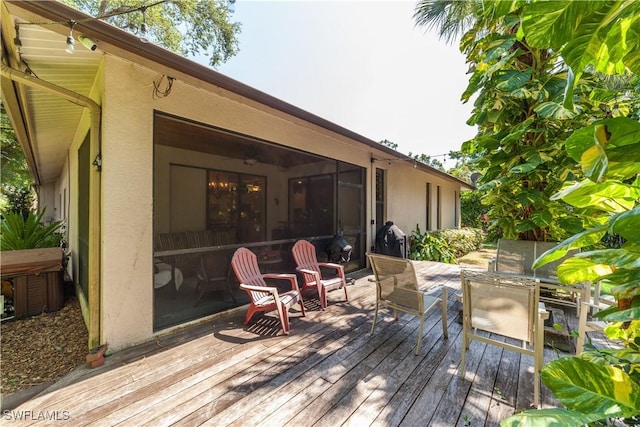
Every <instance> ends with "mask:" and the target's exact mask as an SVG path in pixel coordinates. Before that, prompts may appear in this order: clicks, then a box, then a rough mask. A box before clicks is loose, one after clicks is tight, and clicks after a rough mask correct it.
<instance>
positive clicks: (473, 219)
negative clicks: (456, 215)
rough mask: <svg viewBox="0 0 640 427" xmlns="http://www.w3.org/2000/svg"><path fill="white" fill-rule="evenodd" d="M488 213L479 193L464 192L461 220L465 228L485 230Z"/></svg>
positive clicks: (461, 197) (461, 203)
mask: <svg viewBox="0 0 640 427" xmlns="http://www.w3.org/2000/svg"><path fill="white" fill-rule="evenodd" d="M487 211H488V208H487V207H486V206H484V205H483V204H482V193H480V192H479V191H464V192H462V193H461V194H460V212H461V216H460V220H461V223H462V226H463V227H475V228H484V227H485V223H486V220H485V218H487V217H486V214H487Z"/></svg>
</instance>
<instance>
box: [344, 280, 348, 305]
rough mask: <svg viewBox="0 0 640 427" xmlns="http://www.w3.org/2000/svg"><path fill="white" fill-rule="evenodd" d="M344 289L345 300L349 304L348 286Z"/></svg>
mask: <svg viewBox="0 0 640 427" xmlns="http://www.w3.org/2000/svg"><path fill="white" fill-rule="evenodd" d="M343 289H344V300H345V301H347V302H348V301H349V296H348V295H347V285H346V284H345V285H344V286H343Z"/></svg>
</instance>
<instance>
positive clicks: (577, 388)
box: [541, 357, 640, 417]
mask: <svg viewBox="0 0 640 427" xmlns="http://www.w3.org/2000/svg"><path fill="white" fill-rule="evenodd" d="M541 377H542V381H544V383H545V384H546V385H547V387H549V389H550V390H551V391H553V393H554V395H555V396H556V398H557V399H558V400H559V401H560V402H561V403H562V404H563V405H565V406H566V407H567V409H569V410H572V411H579V412H582V413H584V414H604V415H606V416H608V417H630V416H634V415H637V414H638V413H640V385H639V384H637V383H635V382H634V381H633V380H632V379H631V378H630V377H629V375H628V374H627V373H626V372H624V371H623V370H622V369H618V368H615V367H612V366H603V365H596V364H593V363H590V362H587V361H585V360H582V359H580V358H577V357H565V358H560V359H556V360H554V361H552V362H550V363H549V364H547V365H546V366H545V367H544V368H543V369H542V372H541Z"/></svg>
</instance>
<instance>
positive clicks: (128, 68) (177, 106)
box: [101, 56, 370, 348]
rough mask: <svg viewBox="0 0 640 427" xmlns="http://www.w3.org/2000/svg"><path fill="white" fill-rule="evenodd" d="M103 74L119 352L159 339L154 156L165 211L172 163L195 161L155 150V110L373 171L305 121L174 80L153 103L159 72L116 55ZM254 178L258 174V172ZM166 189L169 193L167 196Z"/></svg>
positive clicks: (106, 252) (108, 257)
mask: <svg viewBox="0 0 640 427" xmlns="http://www.w3.org/2000/svg"><path fill="white" fill-rule="evenodd" d="M105 70H106V71H105V77H104V78H105V91H104V102H103V135H102V158H103V168H102V175H101V176H102V215H103V216H102V227H103V229H102V233H103V250H102V302H103V305H102V323H101V324H102V327H103V340H105V341H108V342H109V344H110V346H112V347H114V348H120V347H124V346H128V345H130V344H133V343H136V342H140V341H143V340H145V339H148V338H150V337H151V336H152V335H153V325H152V323H153V292H152V290H153V287H152V283H153V265H152V253H153V231H154V230H153V223H154V217H153V204H154V200H153V194H154V191H153V186H154V163H153V162H154V149H155V150H157V151H158V153H157V154H158V156H157V158H156V165H155V166H156V167H158V169H157V170H156V176H155V185H159V186H160V190H161V191H157V193H158V194H160V195H161V196H160V197H159V199H156V200H155V203H159V204H165V206H167V205H166V204H167V203H169V198H168V197H169V196H168V194H169V192H170V191H169V179H168V170H169V162H168V159H171V162H175V163H182V160H184V161H185V162H191V164H193V162H194V161H193V160H188V159H186V156H185V158H184V159H181V158H180V157H179V155H178V157H177V158H176V157H175V156H174V155H175V154H176V153H178V152H179V151H181V150H177V149H171V148H168V147H155V148H154V145H153V117H154V111H162V112H165V113H168V114H172V115H175V116H178V117H184V118H186V119H188V120H193V121H196V122H201V123H206V124H210V125H212V126H218V127H220V128H224V129H229V130H233V131H236V132H239V133H242V134H246V135H250V136H255V137H259V138H261V139H264V140H269V141H273V142H276V143H279V144H283V145H290V146H295V147H296V148H298V149H302V150H305V151H309V152H313V153H316V154H320V155H323V156H326V157H328V158H337V159H339V160H342V161H346V162H349V163H353V164H357V165H360V166H363V167H368V166H369V165H370V150H368V149H366V148H365V147H361V146H360V144H358V143H356V142H353V141H350V140H348V139H347V138H344V137H341V136H337V135H333V134H331V133H329V132H328V131H325V130H323V129H321V128H316V127H311V125H307V124H306V123H305V122H302V121H300V120H297V119H295V120H294V119H286V118H285V117H284V115H283V114H282V113H279V112H276V111H275V110H273V111H272V110H267V109H266V108H265V107H264V106H262V105H259V104H256V103H252V102H249V101H245V100H241V99H237V96H236V97H235V98H233V99H232V97H231V96H229V97H224V96H221V95H219V94H218V93H214V92H213V91H212V92H209V91H207V90H204V89H203V88H196V87H194V86H191V85H188V84H186V83H184V82H182V81H181V80H180V78H179V76H176V81H175V82H174V85H173V88H172V91H171V94H170V95H169V96H168V97H165V98H160V99H153V97H152V89H151V88H152V83H153V81H154V80H156V81H157V80H158V79H159V78H160V77H161V75H160V74H159V73H158V72H156V71H152V70H149V69H147V68H145V67H143V66H141V65H138V64H133V63H130V62H128V61H125V60H121V59H119V58H116V57H112V56H107V57H106V58H105ZM216 92H219V90H217V91H216ZM133 100H135V102H133ZM305 125H306V127H305ZM192 157H193V156H191V157H190V158H192ZM163 158H165V160H162V159H163ZM201 161H202V160H198V161H196V163H198V162H201ZM187 164H188V163H187ZM203 164H204V163H203ZM251 171H252V172H254V173H257V174H260V172H259V171H258V170H257V169H256V168H255V167H254V168H253V169H252V170H251ZM163 187H164V188H166V189H167V191H162V188H163ZM273 191H277V190H275V189H273ZM280 191H282V192H283V193H282V195H280V196H279V198H280V199H281V200H284V199H285V197H284V194H286V191H287V189H286V186H284V188H283V187H282V186H280ZM275 194H276V193H274V194H269V196H268V197H269V200H272V199H273V198H274V197H276V196H275ZM158 210H159V211H162V210H163V209H162V208H159V209H158ZM159 223H160V224H163V225H162V226H159V227H162V228H165V227H168V226H169V219H167V218H164V219H160V222H159ZM156 231H161V230H156ZM133 325H135V327H132V326H133Z"/></svg>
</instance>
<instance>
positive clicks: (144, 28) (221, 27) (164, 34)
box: [62, 0, 241, 67]
mask: <svg viewBox="0 0 640 427" xmlns="http://www.w3.org/2000/svg"><path fill="white" fill-rule="evenodd" d="M62 1H63V2H64V3H66V4H68V5H69V6H72V7H75V8H76V9H78V10H82V11H83V12H85V13H88V14H90V15H92V16H95V17H97V18H98V19H103V20H105V21H106V22H109V23H111V24H113V25H115V26H116V27H119V28H122V29H124V30H127V31H129V32H131V33H133V34H136V35H138V36H139V37H141V38H145V39H147V40H149V41H151V42H154V43H157V44H159V45H160V46H163V47H165V48H167V49H169V50H172V51H174V52H176V53H178V54H180V55H190V56H195V55H199V54H203V55H206V56H208V57H209V64H210V65H211V66H213V67H215V66H217V65H220V64H222V63H224V62H226V61H227V60H228V59H229V58H231V57H232V56H234V55H236V54H237V53H238V39H237V36H238V34H239V33H240V29H241V26H240V24H239V23H237V22H231V11H230V6H232V5H233V3H234V2H235V0H215V1H214V0H211V1H202V0H155V1H154V0H62Z"/></svg>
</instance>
